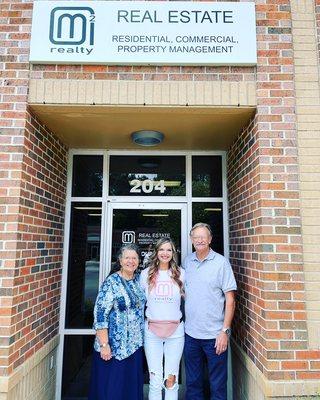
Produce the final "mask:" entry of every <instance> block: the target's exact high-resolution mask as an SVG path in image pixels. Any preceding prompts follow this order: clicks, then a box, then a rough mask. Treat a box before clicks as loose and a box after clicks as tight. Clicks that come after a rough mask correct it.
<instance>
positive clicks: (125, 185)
mask: <svg viewBox="0 0 320 400" xmlns="http://www.w3.org/2000/svg"><path fill="white" fill-rule="evenodd" d="M185 168H186V167H185V157H184V156H163V157H153V156H144V157H141V156H111V157H110V187H109V194H110V195H112V196H115V195H120V196H185V194H186V184H185V180H186V174H185Z"/></svg>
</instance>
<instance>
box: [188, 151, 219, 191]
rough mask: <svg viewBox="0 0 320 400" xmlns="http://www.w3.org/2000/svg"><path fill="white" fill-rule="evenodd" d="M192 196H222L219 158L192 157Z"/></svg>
mask: <svg viewBox="0 0 320 400" xmlns="http://www.w3.org/2000/svg"><path fill="white" fill-rule="evenodd" d="M192 196H193V197H221V196H222V158H221V156H193V157H192Z"/></svg>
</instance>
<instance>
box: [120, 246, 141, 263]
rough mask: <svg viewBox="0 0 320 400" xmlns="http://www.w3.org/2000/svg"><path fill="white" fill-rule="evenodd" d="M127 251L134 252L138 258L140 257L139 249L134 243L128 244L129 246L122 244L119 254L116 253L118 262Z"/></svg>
mask: <svg viewBox="0 0 320 400" xmlns="http://www.w3.org/2000/svg"><path fill="white" fill-rule="evenodd" d="M128 250H131V251H135V252H136V253H137V255H138V258H140V256H139V247H138V246H137V245H136V244H134V243H129V244H123V245H122V246H121V247H120V250H119V253H118V260H119V261H120V259H121V258H122V257H123V254H124V252H125V251H128Z"/></svg>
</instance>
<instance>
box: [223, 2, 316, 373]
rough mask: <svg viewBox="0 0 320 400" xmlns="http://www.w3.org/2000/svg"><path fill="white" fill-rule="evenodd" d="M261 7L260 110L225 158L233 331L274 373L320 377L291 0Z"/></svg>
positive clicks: (263, 367) (260, 365)
mask: <svg viewBox="0 0 320 400" xmlns="http://www.w3.org/2000/svg"><path fill="white" fill-rule="evenodd" d="M256 9H257V16H258V18H259V27H258V67H257V104H258V107H257V114H256V116H255V118H254V120H253V121H252V122H251V124H250V126H249V127H248V128H247V129H245V130H244V131H243V132H242V133H241V134H240V135H239V137H238V138H237V140H236V141H235V143H234V144H233V146H232V147H231V149H230V151H229V159H228V185H229V201H230V216H229V217H230V247H231V253H230V255H231V262H232V264H233V266H234V268H235V272H236V277H237V280H238V283H239V297H238V306H237V307H238V310H237V313H236V318H235V330H234V331H235V338H236V341H237V343H239V344H240V345H241V347H242V348H243V349H244V350H245V352H246V353H247V354H248V355H249V357H250V358H251V359H252V360H253V361H254V363H255V365H256V366H257V367H258V368H259V370H260V371H261V372H263V374H264V375H265V376H266V377H267V378H268V379H270V380H296V379H319V378H320V368H319V367H320V364H319V360H320V351H317V350H316V349H310V348H308V332H307V323H306V306H305V287H304V274H303V260H302V237H301V220H300V210H299V207H300V203H299V177H298V158H297V134H296V116H295V91H294V75H293V72H294V71H293V62H294V59H293V51H292V37H291V28H290V25H291V23H290V18H291V15H290V1H281V2H272V1H264V2H259V4H257V6H256Z"/></svg>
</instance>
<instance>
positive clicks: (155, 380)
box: [144, 325, 184, 400]
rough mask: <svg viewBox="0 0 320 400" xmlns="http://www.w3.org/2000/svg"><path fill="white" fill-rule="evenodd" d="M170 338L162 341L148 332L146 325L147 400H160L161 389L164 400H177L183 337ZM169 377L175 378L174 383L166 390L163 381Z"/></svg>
mask: <svg viewBox="0 0 320 400" xmlns="http://www.w3.org/2000/svg"><path fill="white" fill-rule="evenodd" d="M172 336H173V337H171V336H169V337H168V338H166V339H162V338H160V337H159V336H157V335H155V334H154V333H153V332H151V331H149V329H148V328H147V325H146V329H145V342H144V350H145V354H146V358H147V363H148V368H149V376H150V385H149V400H162V389H163V388H164V390H165V400H178V390H179V384H178V379H179V365H180V360H181V356H182V352H183V346H184V336H178V337H177V335H176V334H175V333H174V334H173V335H172ZM163 357H164V371H163ZM163 372H164V373H163ZM169 375H174V376H175V383H174V385H173V386H172V387H170V388H167V387H166V386H165V381H166V379H167V378H168V376H169Z"/></svg>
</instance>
